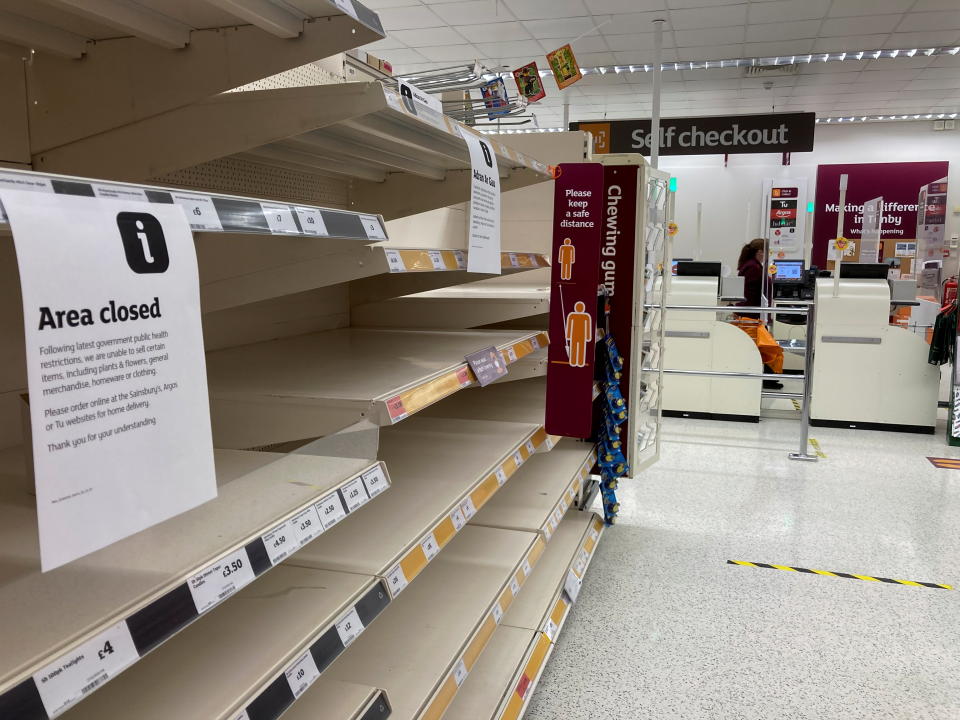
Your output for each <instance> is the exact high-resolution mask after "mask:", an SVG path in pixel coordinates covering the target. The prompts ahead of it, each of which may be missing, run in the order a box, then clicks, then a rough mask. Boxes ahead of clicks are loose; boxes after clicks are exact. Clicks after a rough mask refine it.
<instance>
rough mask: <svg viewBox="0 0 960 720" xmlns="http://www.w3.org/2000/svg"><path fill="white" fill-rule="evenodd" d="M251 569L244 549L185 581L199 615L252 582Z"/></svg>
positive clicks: (221, 559)
mask: <svg viewBox="0 0 960 720" xmlns="http://www.w3.org/2000/svg"><path fill="white" fill-rule="evenodd" d="M253 578H254V575H253V568H252V567H251V565H250V558H249V557H248V556H247V550H246V548H240V549H239V550H237V551H235V552H232V553H230V554H229V555H225V556H224V557H222V558H220V559H219V560H217V561H216V562H215V563H213V564H212V565H210V566H209V567H207V568H205V569H204V570H201V571H200V572H198V573H197V574H196V575H194V576H193V577H192V578H190V579H189V580H188V581H187V586H188V587H189V588H190V595H192V596H193V603H194V605H196V606H197V612H198V613H200V614H201V615H202V614H203V613H204V612H206V611H207V610H209V609H210V608H212V607H213V606H214V605H216V604H217V603H218V602H220V601H221V600H225V599H226V598H228V597H230V596H231V595H233V594H234V593H235V592H237V590H239V589H240V588H242V587H244V586H245V585H247V584H248V583H251V582H253Z"/></svg>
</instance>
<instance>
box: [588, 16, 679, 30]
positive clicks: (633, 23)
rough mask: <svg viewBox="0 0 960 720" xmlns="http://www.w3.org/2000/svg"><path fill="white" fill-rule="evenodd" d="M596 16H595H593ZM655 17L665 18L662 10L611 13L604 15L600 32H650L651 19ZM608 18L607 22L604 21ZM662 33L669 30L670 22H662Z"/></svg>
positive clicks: (652, 27)
mask: <svg viewBox="0 0 960 720" xmlns="http://www.w3.org/2000/svg"><path fill="white" fill-rule="evenodd" d="M595 17H597V16H595ZM657 18H666V14H665V13H662V12H645V13H627V14H623V15H612V16H610V17H609V18H607V17H604V18H603V20H604V25H603V26H601V28H600V32H602V33H603V34H604V35H626V34H630V33H652V32H653V31H654V26H653V21H654V20H656V19H657ZM608 19H609V22H606V21H607V20H608ZM663 29H664V35H665V36H666V35H667V34H669V33H667V32H666V31H668V30H670V22H669V21H668V22H665V23H664V24H663Z"/></svg>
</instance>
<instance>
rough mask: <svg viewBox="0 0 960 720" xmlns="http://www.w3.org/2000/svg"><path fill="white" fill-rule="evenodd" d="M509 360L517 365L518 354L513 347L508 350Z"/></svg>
mask: <svg viewBox="0 0 960 720" xmlns="http://www.w3.org/2000/svg"><path fill="white" fill-rule="evenodd" d="M507 360H509V361H510V362H512V363H515V362H516V361H517V353H516V352H515V351H514V349H513V345H511V346H510V347H508V348H507Z"/></svg>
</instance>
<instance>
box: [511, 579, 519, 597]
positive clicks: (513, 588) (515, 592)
mask: <svg viewBox="0 0 960 720" xmlns="http://www.w3.org/2000/svg"><path fill="white" fill-rule="evenodd" d="M510 592H512V593H513V596H514V597H516V596H517V595H519V594H520V583H518V582H517V578H516V576H514V577H512V578H510Z"/></svg>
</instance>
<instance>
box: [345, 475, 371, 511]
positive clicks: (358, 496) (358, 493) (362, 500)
mask: <svg viewBox="0 0 960 720" xmlns="http://www.w3.org/2000/svg"><path fill="white" fill-rule="evenodd" d="M341 492H342V493H343V499H344V500H346V502H347V510H348V511H349V512H353V511H354V510H356V509H357V508H359V507H360V506H361V505H364V504H366V502H367V500H369V499H370V498H369V497H368V496H367V491H366V489H364V487H363V477H358V478H354V479H353V480H351V481H350V482H348V483H347V484H346V485H344V486H343V487H342V488H341Z"/></svg>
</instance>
